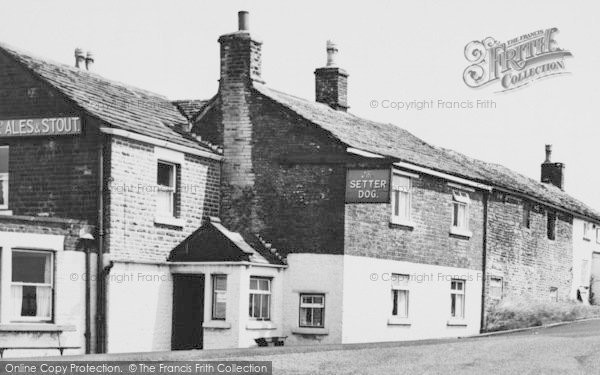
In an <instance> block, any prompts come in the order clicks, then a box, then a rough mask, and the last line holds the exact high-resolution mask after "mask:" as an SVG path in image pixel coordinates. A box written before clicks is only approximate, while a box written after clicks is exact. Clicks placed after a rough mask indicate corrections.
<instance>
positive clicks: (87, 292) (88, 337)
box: [85, 244, 92, 354]
mask: <svg viewBox="0 0 600 375" xmlns="http://www.w3.org/2000/svg"><path fill="white" fill-rule="evenodd" d="M86 245H87V244H86ZM90 279H91V275H90V247H89V246H86V247H85V354H90V345H91V328H90V314H91V312H92V311H91V310H92V309H91V305H90V294H91V283H90Z"/></svg>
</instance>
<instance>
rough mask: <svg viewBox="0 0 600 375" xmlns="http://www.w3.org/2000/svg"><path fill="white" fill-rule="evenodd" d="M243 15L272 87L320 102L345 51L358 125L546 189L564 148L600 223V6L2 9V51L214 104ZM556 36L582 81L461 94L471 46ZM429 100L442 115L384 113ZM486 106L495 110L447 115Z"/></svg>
mask: <svg viewBox="0 0 600 375" xmlns="http://www.w3.org/2000/svg"><path fill="white" fill-rule="evenodd" d="M239 10H247V11H249V12H250V30H251V33H252V34H253V35H254V36H256V37H258V38H259V39H260V40H262V41H263V43H264V44H263V72H262V74H263V79H264V80H265V81H266V83H267V85H269V86H270V87H273V88H275V89H279V90H282V91H285V92H288V93H291V94H294V95H296V96H300V97H304V98H308V99H314V70H315V68H318V67H321V66H323V65H325V62H326V53H325V43H326V41H327V40H329V39H330V40H334V41H335V42H336V43H337V44H338V47H339V51H340V52H339V58H338V63H339V65H340V66H341V67H343V68H344V69H345V70H346V71H347V72H348V73H349V74H350V76H349V83H348V84H349V86H348V91H349V93H348V100H349V105H350V107H351V108H350V112H352V113H354V114H356V115H359V116H361V117H365V118H369V119H373V120H377V121H382V122H389V123H393V124H396V125H398V126H401V127H403V128H405V129H407V130H408V131H410V132H412V133H413V134H415V135H416V136H418V137H420V138H422V139H424V140H425V141H427V142H429V143H431V144H434V145H437V146H442V147H447V148H451V149H454V150H457V151H460V152H462V153H464V154H466V155H469V156H472V157H476V158H479V159H482V160H485V161H488V162H494V163H500V164H503V165H505V166H507V167H509V168H511V169H513V170H515V171H517V172H520V173H522V174H525V175H527V176H529V177H532V178H534V179H539V177H540V164H541V163H542V162H543V160H544V145H545V144H552V145H553V150H554V152H553V160H552V161H556V162H563V163H565V165H566V176H565V190H566V191H567V192H568V193H570V194H571V195H573V196H575V197H576V198H579V199H581V200H583V201H584V202H586V203H588V204H590V205H591V206H592V207H594V208H596V209H597V210H599V211H600V194H599V193H598V191H599V187H600V173H598V166H597V164H598V160H599V159H600V158H599V155H600V151H599V148H598V146H597V144H598V141H599V140H600V126H599V125H598V119H600V103H598V101H599V99H600V95H599V90H600V69H598V67H599V66H600V48H598V46H600V33H599V32H598V29H597V27H596V24H597V22H596V21H597V14H598V13H599V11H600V3H598V2H594V1H587V0H586V1H578V2H577V3H576V5H575V3H573V2H567V1H548V0H530V1H527V2H523V1H513V0H505V1H502V2H497V1H494V2H491V1H481V0H478V1H475V0H473V1H472V0H455V1H441V0H439V1H433V0H403V1H390V0H374V1H322V0H321V1H313V0H305V1H294V2H285V1H281V0H278V1H276V0H264V1H258V0H256V1H249V0H246V1H227V2H225V1H197V0H196V1H194V0H172V1H155V0H146V1H133V0H119V1H114V0H104V1H93V2H92V1H82V0H77V1H71V0H56V1H47V0H36V1H34V0H21V1H12V0H10V1H7V0H0V14H1V15H2V17H1V21H0V42H2V43H6V44H8V45H11V46H13V47H16V48H19V49H22V50H25V51H29V52H31V53H33V54H35V55H37V56H40V57H44V58H47V59H50V60H54V61H58V62H63V63H66V64H72V63H73V62H74V57H73V51H74V49H75V48H76V47H80V48H82V49H84V50H85V51H88V50H89V51H93V53H94V55H95V59H96V62H95V64H94V67H93V69H94V71H95V72H96V73H98V74H101V75H103V76H105V77H108V78H110V79H114V80H117V81H121V82H125V83H127V84H130V85H133V86H137V87H141V88H144V89H147V90H150V91H154V92H156V93H159V94H162V95H165V96H167V97H168V98H170V99H190V98H193V99H203V98H204V99H205V98H210V97H211V96H213V95H214V94H215V93H216V90H217V85H218V78H219V45H218V42H217V39H218V37H219V35H222V34H225V33H228V32H232V31H235V30H236V29H237V12H238V11H239ZM552 27H556V28H558V29H559V33H558V34H556V37H555V40H556V42H557V44H558V46H559V47H560V48H563V49H566V50H569V51H571V52H572V54H573V57H572V58H568V59H566V60H565V65H566V70H567V71H568V72H570V74H564V75H560V76H555V77H552V78H547V79H544V80H539V81H536V82H534V83H532V84H530V85H528V86H527V87H525V88H522V89H519V90H512V91H508V92H498V91H499V88H500V87H499V85H497V84H496V85H490V86H488V87H483V88H478V89H473V88H470V87H468V86H467V85H465V83H464V82H463V71H464V70H465V68H466V67H467V66H468V65H469V62H468V61H467V60H466V58H465V56H464V50H465V46H466V45H467V44H468V43H469V42H471V41H474V40H482V39H484V38H486V37H494V38H495V39H497V40H498V41H501V42H505V41H508V40H510V39H513V38H516V37H519V36H520V35H523V34H527V33H531V32H533V31H536V30H540V29H548V28H552ZM423 100H426V101H430V100H433V101H434V103H435V104H436V105H435V106H433V108H426V109H423V110H420V111H419V110H413V109H411V110H405V109H404V110H398V109H392V108H383V107H384V104H383V103H384V102H385V103H391V102H410V101H423ZM477 100H482V101H488V100H491V101H493V102H494V103H495V108H488V109H482V108H439V107H438V103H439V102H438V101H442V102H443V103H446V102H465V101H472V102H473V103H476V101H477ZM374 101H375V102H376V103H377V106H376V108H374V107H375V105H373V103H374Z"/></svg>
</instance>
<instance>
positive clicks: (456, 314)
mask: <svg viewBox="0 0 600 375" xmlns="http://www.w3.org/2000/svg"><path fill="white" fill-rule="evenodd" d="M450 316H451V317H453V318H456V319H464V317H465V280H457V279H452V280H451V281H450Z"/></svg>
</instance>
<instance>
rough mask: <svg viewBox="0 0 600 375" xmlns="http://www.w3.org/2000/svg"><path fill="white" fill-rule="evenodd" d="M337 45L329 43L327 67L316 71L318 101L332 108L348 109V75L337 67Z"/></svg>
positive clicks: (329, 41)
mask: <svg viewBox="0 0 600 375" xmlns="http://www.w3.org/2000/svg"><path fill="white" fill-rule="evenodd" d="M337 54H338V48H337V45H336V44H335V43H334V42H332V41H331V40H328V41H327V65H326V66H324V67H322V68H318V69H317V70H315V91H316V100H317V102H319V103H324V104H327V105H329V106H330V107H331V108H333V109H336V110H340V111H346V110H347V109H348V73H346V71H345V70H344V69H342V68H340V67H338V66H337Z"/></svg>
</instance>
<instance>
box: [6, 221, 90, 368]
mask: <svg viewBox="0 0 600 375" xmlns="http://www.w3.org/2000/svg"><path fill="white" fill-rule="evenodd" d="M63 247H64V236H60V235H47V234H33V233H14V232H10V233H8V232H0V249H1V251H2V253H1V257H2V261H1V264H4V265H10V264H11V249H12V248H21V249H39V250H49V251H52V252H53V253H54V265H55V267H54V322H53V323H32V324H39V325H40V326H54V325H58V326H63V327H68V330H67V331H65V332H63V333H62V334H61V336H60V342H61V344H62V345H68V346H79V347H80V348H79V349H71V350H66V351H65V354H83V353H85V336H84V334H85V253H84V252H80V251H64V248H63ZM90 263H91V264H93V265H95V256H94V255H92V256H91V262H90ZM92 267H93V266H92ZM92 270H94V268H92ZM11 277H12V272H11V269H10V267H6V268H3V269H2V271H1V272H0V278H1V280H0V285H1V287H0V288H1V290H0V295H1V296H2V298H3V302H2V304H1V310H0V322H1V323H2V324H10V325H12V326H14V325H21V326H23V325H28V326H32V324H26V323H16V324H15V323H13V322H11V314H10V312H11V306H10V303H8V301H9V300H8V301H7V300H4V298H6V297H5V296H9V295H10V281H11ZM94 285H95V283H94V282H93V281H92V289H93V288H94ZM94 297H95V293H94V292H93V293H92V295H91V298H92V300H93V298H94ZM93 308H94V305H92V312H93V311H94V310H93ZM93 319H94V317H93V315H92V321H93ZM4 341H8V343H9V344H12V345H18V346H29V345H31V346H36V345H37V346H43V345H49V346H52V345H56V344H57V341H56V338H55V337H53V336H51V335H50V334H49V333H47V332H46V333H44V332H0V345H1V344H2V342H4ZM45 355H50V356H56V355H59V351H58V350H54V349H53V350H38V349H35V350H7V351H6V352H5V355H4V356H5V357H6V358H10V357H23V356H45Z"/></svg>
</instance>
